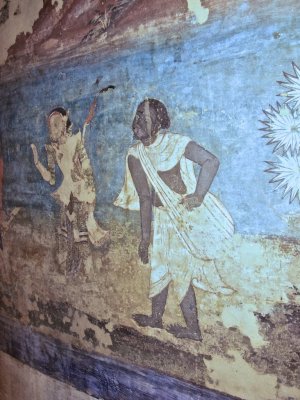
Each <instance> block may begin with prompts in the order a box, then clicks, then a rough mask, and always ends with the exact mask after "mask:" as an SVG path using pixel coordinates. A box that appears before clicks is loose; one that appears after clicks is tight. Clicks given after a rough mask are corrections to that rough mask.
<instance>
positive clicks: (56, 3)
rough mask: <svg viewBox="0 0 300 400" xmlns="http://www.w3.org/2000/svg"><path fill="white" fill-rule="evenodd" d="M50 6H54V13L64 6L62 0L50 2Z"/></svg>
mask: <svg viewBox="0 0 300 400" xmlns="http://www.w3.org/2000/svg"><path fill="white" fill-rule="evenodd" d="M52 4H53V5H55V9H56V11H57V12H58V11H60V10H61V9H62V8H63V6H64V0H52Z"/></svg>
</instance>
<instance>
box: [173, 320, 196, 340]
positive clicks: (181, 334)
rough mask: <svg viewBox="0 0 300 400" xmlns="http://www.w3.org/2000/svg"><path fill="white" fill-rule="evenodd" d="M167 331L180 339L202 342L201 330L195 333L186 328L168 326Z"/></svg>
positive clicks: (175, 325) (176, 325)
mask: <svg viewBox="0 0 300 400" xmlns="http://www.w3.org/2000/svg"><path fill="white" fill-rule="evenodd" d="M167 331H168V332H169V333H171V334H172V335H174V336H175V337H177V338H179V339H192V340H197V341H199V342H202V335H201V332H200V329H198V330H197V331H193V330H191V329H189V328H188V327H186V326H181V325H178V324H174V325H170V326H168V328H167Z"/></svg>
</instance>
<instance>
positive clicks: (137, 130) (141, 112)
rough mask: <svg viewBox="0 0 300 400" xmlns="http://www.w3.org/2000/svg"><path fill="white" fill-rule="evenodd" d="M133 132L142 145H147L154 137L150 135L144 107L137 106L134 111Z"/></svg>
mask: <svg viewBox="0 0 300 400" xmlns="http://www.w3.org/2000/svg"><path fill="white" fill-rule="evenodd" d="M148 125H150V126H148ZM133 132H134V136H135V137H136V139H138V140H140V141H141V142H142V143H143V144H144V146H149V145H150V144H151V143H153V139H154V138H153V137H152V135H151V122H150V124H149V123H148V124H147V119H146V115H145V109H144V107H141V108H139V109H138V110H137V112H136V115H135V117H134V121H133Z"/></svg>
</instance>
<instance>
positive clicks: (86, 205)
mask: <svg viewBox="0 0 300 400" xmlns="http://www.w3.org/2000/svg"><path fill="white" fill-rule="evenodd" d="M94 109H95V102H94V103H93V105H92V107H91V110H90V114H89V116H88V118H87V119H86V121H85V123H84V126H83V133H81V132H80V131H79V132H77V133H76V134H73V133H72V124H71V121H70V119H69V116H68V113H67V111H66V110H65V109H64V108H61V107H59V108H55V109H53V110H52V111H51V112H50V114H49V116H48V128H49V136H50V144H47V145H46V146H45V148H46V152H47V159H48V166H47V168H46V167H45V166H44V165H42V163H41V162H40V160H39V157H38V152H37V149H36V146H35V145H34V144H32V145H31V148H32V151H33V157H34V164H35V166H36V168H37V170H38V171H39V172H40V174H41V176H42V178H43V179H44V180H45V181H46V182H48V183H49V184H50V185H55V165H56V164H57V165H58V167H59V169H60V170H61V172H62V174H63V180H62V183H61V185H60V186H59V188H58V189H57V190H56V191H55V192H54V193H52V197H54V198H55V200H56V201H57V202H58V203H59V204H60V206H61V212H60V226H59V227H58V234H59V238H65V242H66V243H67V246H66V247H67V252H59V254H58V257H59V264H60V271H61V272H64V270H63V268H62V265H64V263H65V262H66V271H67V272H68V273H72V274H74V273H78V272H80V271H82V269H83V268H84V265H83V264H84V263H83V261H84V259H85V258H86V257H87V255H86V254H83V253H84V250H83V249H84V246H80V244H83V243H88V242H90V243H91V244H92V245H94V246H96V247H101V246H102V245H104V244H105V243H107V241H108V236H109V234H108V232H107V231H105V230H103V229H102V228H101V227H100V226H99V225H98V223H97V222H96V220H95V218H94V209H95V203H96V193H95V185H94V178H93V171H92V168H91V164H90V160H89V158H88V155H87V152H86V149H85V146H84V136H85V130H86V126H87V125H88V124H89V122H90V120H91V118H92V117H93V113H94ZM63 242H64V241H63V239H62V241H59V243H61V245H62V247H64V246H63ZM85 248H86V247H85Z"/></svg>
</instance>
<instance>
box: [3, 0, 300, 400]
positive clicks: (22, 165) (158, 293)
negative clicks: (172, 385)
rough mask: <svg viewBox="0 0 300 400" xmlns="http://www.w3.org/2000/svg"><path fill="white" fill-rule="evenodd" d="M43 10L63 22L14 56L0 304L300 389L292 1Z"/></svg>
mask: <svg viewBox="0 0 300 400" xmlns="http://www.w3.org/2000/svg"><path fill="white" fill-rule="evenodd" d="M46 3H47V4H46ZM46 3H45V5H44V8H43V10H44V11H43V12H44V13H45V14H41V16H40V18H41V21H42V20H43V19H42V17H43V18H44V16H45V15H46V14H47V12H48V13H49V15H51V18H52V20H53V21H54V22H55V21H56V22H55V23H57V25H55V24H54V22H53V24H54V27H55V29H54V28H53V29H52V28H51V29H52V30H50V28H49V27H48V28H47V29H48V31H47V32H46V30H42V28H41V25H39V24H36V26H35V29H34V32H33V34H32V35H28V37H27V38H26V37H25V36H22V37H19V39H18V41H17V43H16V44H15V46H14V48H12V49H10V51H9V54H10V57H13V56H15V57H16V59H17V60H18V57H21V60H23V61H22V62H24V63H25V61H24V60H27V58H26V57H28V54H27V53H26V52H27V51H29V50H30V49H31V50H32V52H33V54H34V56H35V57H37V58H36V59H34V60H35V61H34V62H33V65H31V66H28V67H26V68H28V69H24V71H21V70H20V69H22V68H21V67H20V69H19V70H18V68H17V67H16V70H15V71H9V66H10V65H14V64H13V63H14V62H16V61H14V59H13V58H9V59H8V64H7V65H6V66H5V68H6V69H5V68H4V67H3V71H4V72H3V80H2V82H1V93H3V94H2V95H1V99H0V108H1V121H0V131H1V142H2V147H1V153H0V155H1V161H0V178H1V179H0V185H1V187H0V189H1V191H2V181H3V199H2V197H1V203H2V207H1V211H2V215H1V217H2V218H1V221H0V223H1V243H0V245H1V246H0V247H1V249H0V251H1V255H0V262H1V263H2V264H1V268H0V277H1V282H0V311H1V314H3V315H5V316H8V317H9V318H12V319H14V320H18V321H19V322H20V323H21V324H23V325H24V326H29V327H31V328H32V329H33V330H34V331H36V332H40V333H42V334H44V335H47V336H48V337H51V338H55V339H59V340H60V341H62V342H63V343H65V344H67V345H70V346H72V348H76V349H77V348H78V349H82V350H85V351H87V352H89V353H91V354H94V353H97V354H99V355H103V356H109V357H112V358H114V359H115V360H119V361H125V362H128V363H131V364H133V365H137V366H139V367H147V368H152V369H154V370H155V371H158V372H162V373H166V374H169V375H171V376H175V377H178V378H181V379H184V380H185V381H188V382H192V383H195V384H196V385H198V386H205V387H207V388H212V389H215V390H218V391H220V392H224V393H229V394H231V395H234V396H237V397H240V398H242V399H247V400H248V399H249V400H252V399H253V400H270V399H281V400H288V399H289V400H291V399H294V400H296V399H299V398H300V382H299V376H300V354H299V350H298V349H299V348H300V339H299V338H300V268H299V254H300V230H299V226H300V225H299V224H300V213H299V203H298V200H299V201H300V187H299V185H300V184H299V182H300V177H299V165H300V161H299V151H300V140H299V132H300V117H299V109H300V68H299V63H300V61H299V46H298V44H299V39H300V30H299V27H300V25H299V24H298V21H297V17H296V15H297V13H296V12H291V8H293V9H296V8H297V5H298V4H297V1H296V0H291V1H290V2H287V3H288V4H285V3H284V4H283V3H282V2H280V1H279V0H278V1H277V0H276V1H275V2H274V1H273V2H266V3H265V4H264V5H260V6H259V7H258V6H257V5H255V4H254V3H255V2H250V1H244V0H241V1H236V2H231V1H228V2H227V3H228V4H227V3H226V7H225V6H224V4H223V3H222V2H219V1H216V2H209V1H205V2H204V1H203V2H199V4H198V2H196V1H188V2H187V1H185V0H178V1H177V0H176V1H172V2H171V1H170V2H169V1H167V3H168V7H169V8H168V7H166V9H164V8H163V9H162V7H161V6H160V4H158V3H159V2H156V0H155V1H153V2H151V4H150V3H149V2H146V3H143V4H144V6H143V5H142V2H130V1H119V2H117V3H118V7H115V4H114V3H115V2H114V1H110V2H109V5H108V7H107V10H105V5H103V4H102V3H101V7H100V6H99V7H100V8H99V7H98V8H99V9H98V8H97V7H96V6H97V4H96V3H97V2H91V5H90V6H89V7H90V9H89V10H87V9H85V11H84V10H83V9H82V7H83V3H82V2H81V1H77V2H76V1H74V2H73V3H72V5H69V8H67V7H66V5H63V6H62V7H61V9H60V11H56V8H55V6H54V5H52V4H50V3H49V2H46ZM75 3H76V4H75ZM152 3H153V4H152ZM267 3H268V4H267ZM86 7H87V8H88V6H86ZM147 7H150V8H147ZM146 9H147V15H144V13H145V12H146V11H145V10H146ZM68 10H69V11H68ZM79 10H81V11H82V13H81V14H80V12H81V11H80V12H79ZM149 10H150V11H151V10H152V11H153V13H154V14H151V13H150V11H149ZM274 10H275V11H274ZM294 11H295V10H294ZM150 14H151V18H153V20H148V19H147V18H150ZM76 15H77V16H78V20H76V18H75V17H76ZM54 17H55V18H56V19H55V18H54ZM171 17H172V18H171ZM97 18H98V19H97ZM43 21H44V20H43ZM59 21H61V22H60V23H59ZM74 21H77V22H78V24H79V25H80V26H79V28H80V29H79V28H78V34H77V36H76V35H75V33H74V32H75V31H74V30H72V29H71V28H72V27H74V23H75V22H74ZM157 21H159V23H158V22H157ZM241 21H243V23H241ZM45 23H46V22H45ZM45 29H46V28H45ZM72 32H73V33H72ZM76 32H77V30H76ZM124 32H126V35H125V34H124ZM73 36H74V37H73ZM93 40H95V42H93ZM22 43H23V44H24V43H25V44H26V43H27V45H26V46H25V45H24V53H22V52H21V50H20V49H21V48H22V46H21V45H22ZM93 43H94V44H93ZM94 45H95V47H93V46H94ZM64 46H65V47H64ZM85 46H87V47H85ZM74 49H76V51H75V50H74ZM100 50H101V51H100ZM74 51H75V53H73V52H74ZM22 54H23V55H22ZM22 57H24V59H23V58H22ZM270 59H273V60H276V62H273V63H270V62H269V60H270ZM36 60H39V62H37V61H36ZM291 60H294V62H293V63H292V65H291ZM46 61H47V62H46ZM10 63H12V64H10ZM20 63H21V62H20ZM17 65H19V64H18V63H17V62H16V66H17ZM20 65H21V66H22V65H23V66H24V65H25V64H22V63H21V64H20ZM24 68H25V67H24ZM283 69H284V70H287V71H289V69H293V71H291V72H284V80H282V81H279V86H280V88H281V89H282V88H284V90H281V93H280V97H279V101H278V102H277V103H276V102H275V100H273V99H275V98H276V97H275V96H276V94H277V92H278V85H276V84H274V82H276V80H278V79H280V76H281V74H282V70H283ZM269 103H271V104H273V105H271V106H269V108H267V105H268V104H269ZM262 110H263V112H264V115H265V117H264V118H261V115H262ZM260 119H263V121H260ZM261 124H263V128H262V125H261ZM260 129H263V130H264V138H265V139H267V140H268V145H266V144H265V141H264V140H262V138H261V132H260ZM272 151H273V153H272ZM265 162H267V163H268V167H267V172H266V171H264V165H265ZM270 177H271V178H270ZM2 178H3V179H2ZM270 179H271V180H270ZM269 180H270V182H269ZM274 184H275V185H276V186H274ZM2 265H3V267H2ZM70 348H71V347H70ZM43 351H44V350H43V349H41V352H43ZM45 357H46V356H45ZM116 386H117V383H116ZM107 390H109V389H107Z"/></svg>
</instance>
